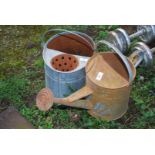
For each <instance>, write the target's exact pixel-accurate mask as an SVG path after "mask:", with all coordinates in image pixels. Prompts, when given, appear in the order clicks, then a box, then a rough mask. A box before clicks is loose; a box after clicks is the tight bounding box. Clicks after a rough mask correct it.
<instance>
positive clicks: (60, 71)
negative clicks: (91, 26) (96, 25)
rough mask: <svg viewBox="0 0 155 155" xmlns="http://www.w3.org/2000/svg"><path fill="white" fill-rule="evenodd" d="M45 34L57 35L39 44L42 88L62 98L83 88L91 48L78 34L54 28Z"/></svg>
mask: <svg viewBox="0 0 155 155" xmlns="http://www.w3.org/2000/svg"><path fill="white" fill-rule="evenodd" d="M49 32H57V34H56V35H54V36H52V37H51V38H50V39H49V40H48V41H47V42H46V43H44V44H43V59H44V68H45V81H46V87H48V88H50V89H51V90H52V92H53V94H54V96H56V97H60V98H62V97H65V96H68V95H69V94H70V93H72V92H73V91H76V90H78V89H80V88H82V87H83V86H84V85H85V76H86V74H85V65H86V63H87V61H88V59H89V57H90V56H92V55H93V52H94V48H95V45H94V42H93V40H92V39H91V38H90V37H89V36H88V35H86V34H84V33H81V32H74V31H67V30H61V29H54V30H49V31H47V32H46V33H49ZM58 32H59V33H58ZM46 33H45V34H46ZM45 34H44V35H45ZM43 38H44V37H43Z"/></svg>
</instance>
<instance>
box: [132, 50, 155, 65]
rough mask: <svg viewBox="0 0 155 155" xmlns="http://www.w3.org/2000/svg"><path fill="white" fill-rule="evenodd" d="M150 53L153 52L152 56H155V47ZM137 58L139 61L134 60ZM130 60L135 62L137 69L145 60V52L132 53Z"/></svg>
mask: <svg viewBox="0 0 155 155" xmlns="http://www.w3.org/2000/svg"><path fill="white" fill-rule="evenodd" d="M150 51H151V52H152V54H155V47H154V48H152V49H150ZM137 56H138V57H137ZM136 57H137V60H136V61H134V59H136ZM129 59H130V60H131V61H132V62H133V64H134V66H135V68H137V67H138V66H139V65H140V64H141V63H142V61H143V60H144V52H142V51H139V50H136V51H135V52H134V53H132V54H131V55H130V56H129Z"/></svg>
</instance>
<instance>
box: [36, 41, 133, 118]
mask: <svg viewBox="0 0 155 155" xmlns="http://www.w3.org/2000/svg"><path fill="white" fill-rule="evenodd" d="M99 43H100V44H105V45H107V46H108V47H110V48H111V49H112V51H110V52H104V53H103V52H101V53H95V54H94V55H93V56H92V57H91V58H90V59H89V60H88V62H87V65H86V85H85V86H84V87H83V88H81V89H80V90H78V91H76V92H74V93H73V94H71V95H70V96H68V97H65V98H56V97H55V96H54V95H53V93H52V92H51V90H49V89H47V88H44V89H42V90H41V91H40V92H39V93H38V95H37V98H36V104H37V107H38V108H39V109H40V110H43V111H47V110H49V109H50V107H52V105H53V103H59V104H62V105H67V106H71V107H78V108H84V109H87V110H88V113H89V114H90V115H92V116H93V117H96V118H100V119H104V120H116V119H118V118H120V117H121V116H122V115H123V114H124V113H125V112H126V111H127V109H128V101H129V96H130V91H131V85H132V82H133V80H134V78H135V76H136V69H135V67H134V65H133V64H132V62H131V61H130V60H129V59H128V58H126V57H125V56H124V55H123V54H122V53H121V52H120V50H118V49H117V48H116V47H114V46H113V45H112V44H111V43H109V42H107V41H105V40H102V41H100V42H99ZM115 52H116V53H115ZM86 96H88V97H87V98H86V99H82V98H83V97H86Z"/></svg>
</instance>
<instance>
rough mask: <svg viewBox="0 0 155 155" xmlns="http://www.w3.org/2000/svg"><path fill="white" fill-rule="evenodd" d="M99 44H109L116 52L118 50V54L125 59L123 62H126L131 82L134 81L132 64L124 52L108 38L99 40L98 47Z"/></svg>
mask: <svg viewBox="0 0 155 155" xmlns="http://www.w3.org/2000/svg"><path fill="white" fill-rule="evenodd" d="M99 44H104V45H107V46H108V47H109V48H111V49H113V50H114V52H116V53H117V54H118V56H119V57H120V58H121V60H122V61H123V63H124V64H125V66H126V69H127V71H128V74H129V84H131V83H132V81H133V73H132V69H131V66H130V64H129V62H128V60H127V58H126V57H125V56H124V55H123V54H122V52H121V51H120V50H119V49H118V48H116V47H115V46H114V45H113V44H111V43H110V42H108V41H106V40H100V41H99V42H97V44H96V47H97V46H98V45H99Z"/></svg>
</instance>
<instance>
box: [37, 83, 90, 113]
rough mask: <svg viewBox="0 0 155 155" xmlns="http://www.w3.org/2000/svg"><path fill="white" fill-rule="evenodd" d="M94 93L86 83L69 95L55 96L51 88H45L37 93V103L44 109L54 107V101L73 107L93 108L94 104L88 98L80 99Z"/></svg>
mask: <svg viewBox="0 0 155 155" xmlns="http://www.w3.org/2000/svg"><path fill="white" fill-rule="evenodd" d="M92 93H93V91H92V89H91V88H90V87H88V86H87V85H86V86H84V87H83V88H81V89H80V90H78V91H76V92H75V93H73V94H71V95H70V96H68V97H65V98H55V97H54V96H53V93H52V91H51V90H50V89H48V88H44V89H42V90H41V91H40V92H39V93H38V95H37V98H36V105H37V107H38V108H39V109H40V110H42V111H47V110H49V109H50V108H51V107H52V105H53V102H54V103H58V104H62V105H66V106H71V107H77V108H84V109H91V108H92V104H91V103H90V102H89V101H88V100H79V99H81V98H83V97H86V96H88V95H90V94H92Z"/></svg>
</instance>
